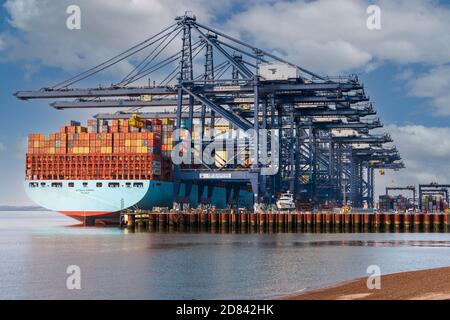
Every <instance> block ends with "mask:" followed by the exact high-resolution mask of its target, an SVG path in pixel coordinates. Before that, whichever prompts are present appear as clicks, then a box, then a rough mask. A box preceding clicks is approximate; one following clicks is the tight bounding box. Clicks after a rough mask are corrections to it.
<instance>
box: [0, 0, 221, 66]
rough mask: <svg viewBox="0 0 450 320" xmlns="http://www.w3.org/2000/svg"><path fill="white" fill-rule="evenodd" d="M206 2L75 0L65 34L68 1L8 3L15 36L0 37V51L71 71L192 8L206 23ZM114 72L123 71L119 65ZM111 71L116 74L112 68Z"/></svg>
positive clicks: (209, 7) (209, 9)
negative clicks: (74, 19) (77, 25)
mask: <svg viewBox="0 0 450 320" xmlns="http://www.w3.org/2000/svg"><path fill="white" fill-rule="evenodd" d="M228 2H229V1H224V2H221V3H220V4H219V3H212V4H210V3H209V1H208V0H194V1H191V2H190V3H189V5H187V4H186V3H185V2H184V1H182V0H147V1H138V0H134V1H120V0H98V1H88V0H80V1H77V3H76V4H77V5H78V6H79V7H80V9H81V30H68V29H67V27H66V19H67V17H68V14H67V13H66V8H67V7H68V6H69V5H72V4H73V1H71V0H63V1H59V0H58V1H52V0H39V1H36V0H8V1H6V3H5V5H4V7H5V8H6V10H7V12H8V13H9V16H10V19H9V23H10V25H11V26H12V27H14V28H15V29H17V30H18V31H19V33H18V35H17V36H16V35H14V36H13V35H12V34H10V33H3V34H2V35H1V34H0V35H1V37H2V39H3V41H4V42H5V44H4V48H3V51H4V52H5V54H6V55H7V57H8V58H9V59H13V60H28V61H31V62H40V63H42V64H43V65H46V66H51V67H60V68H63V69H64V70H67V71H70V72H75V71H80V70H84V69H85V68H88V67H91V66H93V65H96V64H98V63H100V62H103V61H105V60H106V59H108V58H110V57H112V56H113V55H115V54H117V53H119V52H121V51H123V50H126V49H128V48H129V47H131V46H132V45H134V44H136V43H139V42H141V41H142V40H144V39H146V38H148V37H150V36H152V35H154V34H155V33H157V32H159V31H161V29H162V28H164V27H167V26H169V25H170V24H172V23H174V18H175V17H176V16H178V15H182V14H184V12H185V11H186V10H192V11H193V12H194V13H195V14H197V15H198V16H200V17H201V19H202V21H205V22H207V23H209V22H210V21H211V20H213V18H214V10H216V9H217V7H218V6H219V5H223V6H224V7H225V8H226V7H227V4H228ZM118 68H119V69H118V70H119V71H121V72H122V73H125V72H127V71H129V69H130V65H129V64H127V63H125V64H123V65H122V66H119V67H118ZM116 71H117V70H116Z"/></svg>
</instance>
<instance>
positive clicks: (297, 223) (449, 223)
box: [120, 209, 450, 232]
mask: <svg viewBox="0 0 450 320" xmlns="http://www.w3.org/2000/svg"><path fill="white" fill-rule="evenodd" d="M120 221H121V227H122V228H126V229H128V230H132V231H135V230H136V231H166V230H167V231H169V230H172V231H221V232H236V231H237V232H378V231H379V232H414V231H423V232H448V231H450V214H448V213H389V212H387V213H359V212H352V213H335V212H328V211H320V212H301V211H291V212H283V211H281V212H280V211H276V212H266V213H252V212H249V211H246V210H241V211H239V212H233V211H232V210H199V209H192V210H185V211H182V212H181V211H180V212H173V211H170V212H150V211H127V212H122V213H121V219H120Z"/></svg>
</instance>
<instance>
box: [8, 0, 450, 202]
mask: <svg viewBox="0 0 450 320" xmlns="http://www.w3.org/2000/svg"><path fill="white" fill-rule="evenodd" d="M372 3H375V4H377V5H379V6H380V8H381V13H382V15H381V19H382V20H381V22H382V29H381V30H378V31H369V30H367V29H366V28H365V21H366V19H367V17H368V16H367V13H366V12H365V9H366V8H367V6H368V5H369V4H372ZM70 4H77V5H79V6H80V8H81V10H82V11H81V12H82V29H81V30H77V31H71V30H67V28H66V27H65V21H66V18H67V14H66V12H65V10H66V8H67V6H68V5H70ZM449 6H450V5H449V3H448V2H447V1H425V0H423V1H421V0H408V1H395V3H393V2H392V1H362V0H361V1H330V0H323V1H322V0H319V1H286V2H281V1H280V2H275V1H270V0H262V1H247V2H245V4H242V2H241V1H234V0H227V1H206V0H196V1H178V0H169V1H162V0H160V1H159V0H149V1H106V0H99V1H95V2H92V1H87V0H85V1H56V0H54V1H52V0H41V1H34V0H10V1H5V2H3V3H2V5H1V6H0V74H1V78H0V101H1V103H0V106H1V108H0V116H1V119H2V123H1V126H0V168H1V169H0V175H1V180H2V183H1V184H0V205H1V204H10V205H25V204H30V202H29V201H28V200H27V198H26V196H25V194H24V192H23V188H22V183H23V177H24V153H25V141H26V139H25V138H26V136H27V134H28V133H30V132H53V131H56V130H58V128H59V126H60V125H61V124H62V123H63V122H64V121H65V120H67V119H75V120H83V121H84V120H85V119H86V118H87V117H88V116H89V115H90V114H94V113H95V112H94V111H93V112H88V111H71V110H67V111H57V110H54V109H52V108H51V107H49V106H48V102H50V101H44V100H43V101H29V102H23V101H19V100H17V99H16V98H15V97H13V95H12V93H13V92H15V91H17V90H22V89H39V88H41V87H43V86H46V85H50V84H54V83H56V82H58V81H59V80H64V79H66V78H68V77H69V76H70V75H73V74H75V73H77V72H80V71H82V70H84V69H86V68H87V67H90V66H92V65H95V64H96V63H99V62H101V61H102V60H104V59H105V58H108V57H110V56H112V55H114V54H115V53H117V52H120V51H121V50H123V49H126V48H127V47H128V46H130V45H132V44H134V43H137V42H139V41H140V40H142V39H144V38H145V37H148V36H149V35H151V34H153V33H154V32H156V31H158V30H160V29H162V28H163V27H165V26H167V25H169V24H170V23H172V19H173V17H174V16H176V15H179V14H182V13H183V12H184V11H185V10H192V11H193V12H194V13H195V14H196V15H197V18H198V19H199V20H200V21H201V22H203V23H205V24H212V25H213V26H215V27H216V28H218V29H221V30H224V31H227V32H229V33H232V34H234V35H235V36H238V37H240V38H242V39H244V40H246V41H249V42H251V43H254V44H255V45H257V46H259V47H262V48H264V49H267V50H273V52H276V53H279V54H280V53H281V54H283V55H285V57H286V58H287V59H289V60H291V61H292V62H295V63H297V64H299V65H302V66H303V67H305V68H307V69H310V70H313V71H316V72H319V73H321V74H329V75H335V74H350V73H357V74H358V75H359V77H360V79H361V80H362V81H363V82H364V84H365V87H366V92H367V94H368V95H370V97H371V99H372V101H373V102H374V105H375V107H376V109H377V111H378V115H379V116H380V118H381V120H382V122H383V123H384V124H385V125H386V126H387V127H386V130H387V131H388V132H390V133H391V134H392V136H393V138H394V140H395V142H394V144H395V145H397V147H398V149H399V150H400V153H401V154H402V156H403V158H404V160H405V163H406V165H407V167H408V168H407V169H405V170H402V171H401V172H399V173H389V174H388V175H386V176H384V177H378V179H377V181H376V186H377V190H378V191H380V190H382V189H383V188H384V186H386V185H389V184H399V185H400V184H405V185H406V184H417V183H419V182H430V181H439V182H446V183H449V182H450V170H449V169H450V164H449V163H448V159H450V138H449V134H450V128H449V119H450V93H449V92H450V67H449V65H450V9H449ZM121 72H122V75H123V70H120V69H118V70H115V71H113V72H112V73H110V74H106V75H105V76H104V77H103V79H110V77H111V78H114V79H118V78H120V75H121ZM83 84H84V85H86V86H89V85H95V84H96V83H95V82H92V83H89V82H85V83H83Z"/></svg>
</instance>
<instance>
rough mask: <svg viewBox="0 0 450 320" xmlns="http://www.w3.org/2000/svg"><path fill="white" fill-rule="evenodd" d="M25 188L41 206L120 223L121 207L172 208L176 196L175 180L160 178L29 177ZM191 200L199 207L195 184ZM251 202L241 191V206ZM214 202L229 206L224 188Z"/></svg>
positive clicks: (218, 190) (217, 191) (216, 190)
mask: <svg viewBox="0 0 450 320" xmlns="http://www.w3.org/2000/svg"><path fill="white" fill-rule="evenodd" d="M25 190H26V193H27V195H28V197H29V198H30V199H31V200H32V201H34V202H35V203H37V204H38V205H40V206H42V207H44V208H47V209H49V210H53V211H57V212H61V213H63V214H65V215H67V216H70V217H72V218H75V219H77V220H79V221H86V219H88V218H95V219H99V220H111V221H116V222H117V221H118V218H119V214H118V212H120V211H121V210H124V209H130V208H134V209H144V210H151V209H153V208H154V207H168V208H171V207H172V205H173V199H174V186H173V182H170V181H158V180H150V181H149V180H132V181H124V180H88V181H81V180H74V181H66V180H61V181H55V180H31V181H30V180H29V181H26V182H25ZM184 190H185V186H184V185H181V188H180V195H183V194H184ZM205 193H206V190H205ZM189 201H190V204H191V207H196V206H198V189H197V186H196V185H193V186H192V189H191V193H190V197H189ZM252 201H253V199H252V194H251V193H250V192H247V191H242V192H241V193H240V197H239V201H238V203H239V206H240V207H251V206H252V203H253V202H252ZM211 205H213V206H215V207H216V208H226V207H227V203H226V195H225V189H224V188H218V187H217V188H214V192H213V194H212V197H211Z"/></svg>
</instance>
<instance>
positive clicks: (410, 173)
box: [375, 125, 450, 194]
mask: <svg viewBox="0 0 450 320" xmlns="http://www.w3.org/2000/svg"><path fill="white" fill-rule="evenodd" d="M386 129H387V131H388V132H390V133H391V136H392V138H393V139H394V143H395V145H396V146H397V147H398V149H399V151H400V153H401V155H402V158H403V161H404V163H405V166H406V168H404V169H401V170H400V171H398V172H392V171H389V170H388V171H386V175H385V176H379V175H378V176H377V179H376V185H375V188H376V193H377V194H384V192H385V190H384V188H385V187H386V186H407V185H416V186H417V185H418V184H419V183H430V182H439V183H450V161H449V160H448V159H450V128H447V127H425V126H421V125H405V126H396V125H389V126H387V128H386Z"/></svg>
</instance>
